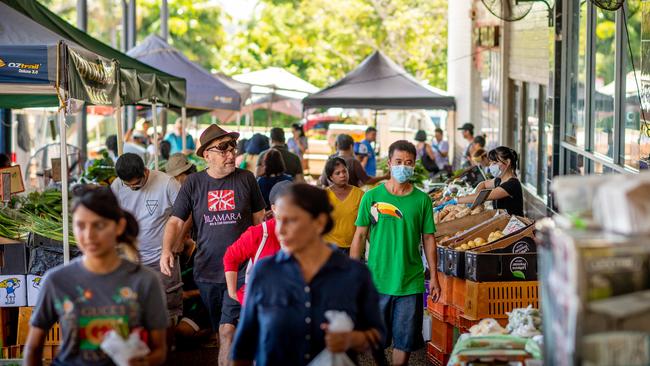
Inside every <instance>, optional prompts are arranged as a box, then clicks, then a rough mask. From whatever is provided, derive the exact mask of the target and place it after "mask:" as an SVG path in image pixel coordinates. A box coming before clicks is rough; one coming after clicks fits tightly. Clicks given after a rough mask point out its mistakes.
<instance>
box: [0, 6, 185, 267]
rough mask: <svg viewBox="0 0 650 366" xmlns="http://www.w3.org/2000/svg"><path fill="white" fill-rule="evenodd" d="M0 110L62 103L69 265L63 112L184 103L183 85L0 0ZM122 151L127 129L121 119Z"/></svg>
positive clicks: (34, 11) (37, 9)
mask: <svg viewBox="0 0 650 366" xmlns="http://www.w3.org/2000/svg"><path fill="white" fill-rule="evenodd" d="M0 14H2V18H3V21H2V23H1V26H0V108H26V107H37V106H39V107H52V106H59V113H58V119H59V127H60V135H61V157H62V159H61V183H62V186H63V187H64V189H62V198H63V217H64V220H63V238H64V240H63V247H64V262H68V261H69V242H68V232H69V227H68V219H67V217H68V190H67V186H68V174H67V171H68V167H67V159H66V158H64V157H67V144H66V141H65V136H66V127H67V126H66V124H65V113H66V111H69V110H71V109H73V106H74V105H75V104H76V103H74V101H75V100H78V101H82V102H86V103H89V104H103V105H113V106H115V107H119V106H121V105H125V104H141V103H154V106H155V103H157V102H162V103H164V104H168V105H175V106H179V107H181V106H183V105H184V99H185V80H184V79H181V78H176V77H173V76H171V75H168V74H166V73H163V72H161V71H159V70H156V69H154V68H151V67H149V66H146V65H144V64H142V63H140V62H139V61H137V60H134V59H132V58H130V57H128V56H126V55H124V54H122V53H120V52H119V51H116V50H114V49H112V48H110V47H108V46H106V45H104V44H103V43H101V42H99V41H97V40H95V39H94V38H92V37H90V36H88V35H87V34H85V33H83V32H82V31H80V30H78V29H76V28H74V27H73V26H71V25H69V24H68V23H66V22H65V21H64V20H62V19H61V18H59V17H58V16H56V15H55V14H53V13H52V12H50V11H49V10H48V9H46V8H45V7H43V6H42V5H40V4H38V3H37V2H35V1H29V0H0ZM117 115H118V125H119V126H118V131H119V135H120V136H119V138H118V141H119V142H120V144H119V147H118V148H119V150H120V152H121V148H122V146H121V142H122V136H123V126H122V123H121V122H120V121H119V115H120V113H117Z"/></svg>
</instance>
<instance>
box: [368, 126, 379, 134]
mask: <svg viewBox="0 0 650 366" xmlns="http://www.w3.org/2000/svg"><path fill="white" fill-rule="evenodd" d="M370 132H377V129H376V128H374V127H372V126H370V127H368V128H366V133H370Z"/></svg>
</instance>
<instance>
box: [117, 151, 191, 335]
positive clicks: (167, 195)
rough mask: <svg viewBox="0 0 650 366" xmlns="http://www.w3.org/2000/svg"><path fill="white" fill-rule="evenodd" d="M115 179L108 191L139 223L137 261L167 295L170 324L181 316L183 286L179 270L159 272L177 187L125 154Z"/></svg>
mask: <svg viewBox="0 0 650 366" xmlns="http://www.w3.org/2000/svg"><path fill="white" fill-rule="evenodd" d="M115 171H116V173H117V176H118V178H117V179H115V180H114V181H113V184H112V185H111V189H112V190H113V193H114V194H115V196H116V197H117V199H118V201H119V203H120V206H121V207H122V209H124V210H126V211H129V212H130V213H131V214H132V215H133V216H134V217H135V218H136V220H137V221H138V226H139V229H140V230H139V233H138V251H139V252H140V261H141V262H142V264H144V265H145V266H147V267H149V268H151V269H153V270H154V271H156V273H158V274H160V278H161V280H162V282H163V285H164V286H165V292H166V295H167V309H168V310H169V316H170V318H171V323H172V324H174V323H175V321H176V319H177V318H178V317H180V316H181V315H182V314H183V288H182V286H183V284H182V283H181V273H180V270H179V268H178V267H176V268H175V270H174V271H173V273H172V274H173V275H172V276H166V275H163V274H162V273H161V271H160V257H161V255H162V251H163V234H164V227H165V224H167V220H169V218H170V217H171V214H172V206H173V205H174V201H175V200H176V196H177V195H178V191H179V190H180V188H181V187H180V184H179V183H178V182H177V181H176V179H174V178H172V177H170V176H169V175H167V174H165V173H163V172H159V171H151V170H149V169H147V168H145V166H144V162H143V161H142V158H141V157H140V156H138V155H136V154H133V153H126V154H123V155H122V156H120V157H119V159H117V161H116V162H115Z"/></svg>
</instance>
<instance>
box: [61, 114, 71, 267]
mask: <svg viewBox="0 0 650 366" xmlns="http://www.w3.org/2000/svg"><path fill="white" fill-rule="evenodd" d="M58 117H59V131H60V136H59V139H60V140H61V204H62V206H63V207H62V215H63V263H64V264H68V262H70V240H69V237H68V232H69V230H70V228H69V227H68V216H69V212H68V210H69V207H68V145H67V141H66V140H67V139H66V136H67V126H66V124H65V104H64V102H63V101H61V105H60V106H59V113H58Z"/></svg>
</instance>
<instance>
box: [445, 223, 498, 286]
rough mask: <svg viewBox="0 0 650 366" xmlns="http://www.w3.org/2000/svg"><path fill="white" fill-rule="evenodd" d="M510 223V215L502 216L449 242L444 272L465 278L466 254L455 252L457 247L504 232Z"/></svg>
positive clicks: (446, 249)
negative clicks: (497, 232) (498, 231)
mask: <svg viewBox="0 0 650 366" xmlns="http://www.w3.org/2000/svg"><path fill="white" fill-rule="evenodd" d="M509 221H510V215H508V214H501V215H497V216H494V217H492V218H491V219H490V220H488V221H486V222H484V223H483V224H481V225H477V226H475V227H473V228H472V229H470V230H467V231H465V232H464V233H462V234H461V235H457V236H455V237H453V238H451V239H449V241H448V242H447V246H446V248H445V250H444V251H445V254H444V259H443V261H444V263H443V265H444V272H445V274H447V275H451V276H454V277H458V278H465V252H459V251H457V250H455V248H456V247H458V246H460V245H462V244H463V243H466V242H467V241H468V240H472V239H475V238H478V237H482V238H487V237H488V235H490V233H491V232H493V231H496V230H503V228H505V227H506V225H508V222H509Z"/></svg>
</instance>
